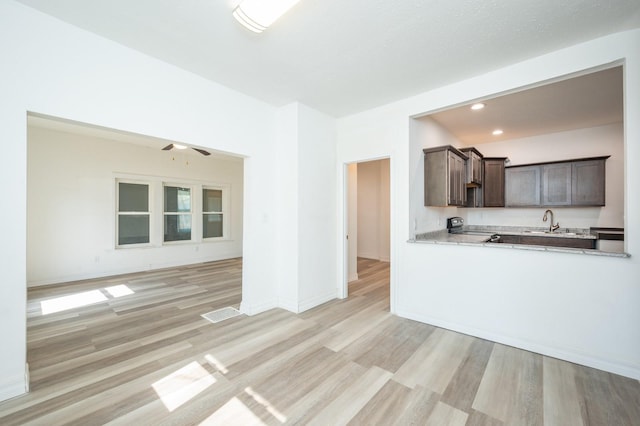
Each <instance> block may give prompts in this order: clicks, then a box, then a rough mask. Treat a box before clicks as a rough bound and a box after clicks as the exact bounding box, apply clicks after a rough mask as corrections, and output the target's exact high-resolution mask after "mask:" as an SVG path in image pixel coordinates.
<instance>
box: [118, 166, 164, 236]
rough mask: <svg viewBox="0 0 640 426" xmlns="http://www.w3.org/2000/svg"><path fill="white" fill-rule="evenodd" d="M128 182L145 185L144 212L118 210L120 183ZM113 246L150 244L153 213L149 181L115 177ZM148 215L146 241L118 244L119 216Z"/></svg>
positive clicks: (151, 188)
mask: <svg viewBox="0 0 640 426" xmlns="http://www.w3.org/2000/svg"><path fill="white" fill-rule="evenodd" d="M121 183H128V184H132V185H146V186H147V197H149V198H148V200H147V206H148V211H146V212H121V211H120V184H121ZM115 201H116V203H115V219H116V220H115V246H116V248H137V247H149V246H151V244H152V238H153V236H152V234H153V224H154V218H153V216H154V214H153V208H152V206H153V204H152V201H153V185H152V183H151V182H150V181H146V180H135V179H116V196H115ZM145 215H146V216H149V241H148V242H146V243H133V244H120V232H119V231H120V227H119V224H120V216H145Z"/></svg>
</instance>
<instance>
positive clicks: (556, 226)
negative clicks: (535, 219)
mask: <svg viewBox="0 0 640 426" xmlns="http://www.w3.org/2000/svg"><path fill="white" fill-rule="evenodd" d="M547 214H551V223H550V224H549V232H553V231H555V230H556V229H558V228H560V223H559V222H558V223H556V224H555V225H554V224H553V212H552V211H551V210H547V211H546V212H544V216H542V221H543V222H546V221H547Z"/></svg>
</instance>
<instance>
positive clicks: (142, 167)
mask: <svg viewBox="0 0 640 426" xmlns="http://www.w3.org/2000/svg"><path fill="white" fill-rule="evenodd" d="M27 163H28V176H27V188H28V192H27V201H28V206H27V231H28V232H27V282H28V285H29V286H31V285H41V284H50V283H56V282H63V281H72V280H78V279H86V278H94V277H100V276H107V275H115V274H120V273H126V272H133V271H143V270H148V269H157V268H161V267H168V266H175V265H184V264H190V263H198V262H205V261H212V260H220V259H228V258H232V257H240V256H242V178H243V176H242V174H243V171H242V159H240V158H231V157H228V159H222V158H217V157H215V156H213V155H212V156H209V157H204V156H202V155H200V154H198V153H196V152H195V151H188V152H185V151H175V150H174V151H171V152H167V151H161V150H160V149H158V148H150V147H145V146H140V145H133V144H129V143H124V142H117V141H114V140H106V139H100V138H97V137H91V136H83V135H78V134H71V133H64V132H60V131H55V130H51V129H44V128H39V127H33V126H29V130H28V156H27ZM116 178H129V179H142V180H145V181H148V182H150V183H151V184H152V188H151V190H152V193H153V192H154V191H155V194H156V196H155V197H154V200H155V201H156V202H158V200H160V201H161V196H160V195H159V194H162V192H161V191H162V183H163V182H170V183H171V182H175V183H184V184H194V185H195V184H199V185H203V184H204V185H206V184H222V185H225V187H228V191H229V200H228V201H229V214H228V215H225V217H224V220H225V222H228V224H229V227H228V232H229V235H228V238H229V239H228V240H224V241H208V242H207V241H205V242H202V241H200V242H193V243H184V242H179V243H173V244H168V245H164V246H163V245H162V242H161V241H162V240H161V238H162V224H161V223H158V224H157V225H158V226H155V227H154V229H157V231H158V232H157V233H158V234H159V235H156V237H157V239H158V240H159V241H156V242H155V245H154V246H153V247H143V248H132V247H129V248H120V249H117V248H115V233H116V231H115V224H116V221H115V219H114V214H115V211H116V207H115V185H116V184H115V179H116ZM198 200H199V199H198V196H197V194H194V203H196V202H198ZM194 205H195V204H194ZM154 207H155V208H154ZM154 207H152V209H153V210H155V211H161V210H162V206H161V205H157V206H154ZM196 225H197V220H196V218H194V229H193V232H194V239H195V238H197V237H196V236H195V234H200V233H199V232H198V231H199V229H196V228H195V226H196Z"/></svg>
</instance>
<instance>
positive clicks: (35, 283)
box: [27, 253, 242, 288]
mask: <svg viewBox="0 0 640 426" xmlns="http://www.w3.org/2000/svg"><path fill="white" fill-rule="evenodd" d="M238 257H242V253H231V254H227V255H222V256H215V257H211V256H207V257H199V258H190V259H189V260H188V261H184V260H183V261H174V262H159V263H153V264H151V265H148V264H146V265H136V266H131V267H127V268H114V269H109V270H104V271H96V272H88V273H83V274H68V275H61V276H57V277H51V278H47V279H42V280H31V281H28V282H27V287H28V288H32V287H41V286H47V285H54V284H60V283H67V282H72V281H81V280H92V279H96V278H104V277H110V276H113V275H123V274H132V273H135V272H146V271H153V270H156V269H164V268H173V267H175V266H187V265H196V264H198V263H205V262H217V261H219V260H228V259H235V258H238Z"/></svg>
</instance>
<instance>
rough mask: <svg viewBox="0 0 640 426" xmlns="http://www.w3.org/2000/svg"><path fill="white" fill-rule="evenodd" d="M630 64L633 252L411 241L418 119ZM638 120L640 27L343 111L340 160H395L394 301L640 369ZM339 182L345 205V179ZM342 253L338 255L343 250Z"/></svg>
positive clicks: (555, 352) (418, 312) (630, 371)
mask: <svg viewBox="0 0 640 426" xmlns="http://www.w3.org/2000/svg"><path fill="white" fill-rule="evenodd" d="M621 61H624V64H625V72H624V88H625V89H624V90H625V121H624V122H625V159H624V164H625V171H626V174H625V180H624V200H625V207H624V217H625V222H624V227H625V230H626V241H625V243H626V251H627V252H628V253H630V254H631V257H630V258H610V257H596V256H587V255H578V254H568V253H553V252H531V251H523V250H510V249H499V248H484V247H473V246H450V245H433V244H418V243H411V242H408V241H407V240H408V239H409V238H410V236H411V233H410V231H411V229H412V227H411V225H410V219H409V218H410V192H409V188H410V187H411V185H410V184H411V182H410V177H411V173H412V172H411V167H413V166H414V163H412V162H411V161H410V159H411V158H413V157H412V156H413V155H415V153H413V152H412V151H411V149H410V148H411V146H410V143H409V141H410V134H413V133H414V132H415V129H413V128H412V127H413V126H412V124H411V119H410V117H413V116H418V115H424V114H425V113H428V112H431V111H436V110H439V109H443V108H446V107H448V106H451V105H459V104H462V103H466V102H469V101H472V100H476V99H484V98H489V97H493V96H495V94H499V93H504V92H508V91H511V90H515V89H517V88H521V87H527V86H530V85H533V84H536V83H538V82H540V81H547V80H553V79H556V78H560V77H562V76H565V75H569V74H572V73H580V72H583V71H584V70H588V69H591V68H594V67H601V66H604V65H606V64H611V63H619V62H621ZM638 117H640V30H635V31H629V32H624V33H618V34H613V35H610V36H606V37H603V38H600V39H596V40H592V41H590V42H587V43H583V44H580V45H576V46H572V47H569V48H567V49H563V50H560V51H557V52H553V53H550V54H547V55H543V56H540V57H537V58H533V59H530V60H527V61H524V62H520V63H517V64H514V65H511V66H509V67H505V68H502V69H498V70H496V71H494V72H490V73H487V74H483V75H480V76H477V77H474V78H471V79H468V80H464V81H461V82H458V83H455V84H451V85H448V86H445V87H441V88H439V89H436V90H432V91H430V92H426V93H423V94H420V95H417V96H414V97H412V98H409V99H405V100H402V101H398V102H395V103H392V104H389V105H385V106H383V107H380V108H376V109H373V110H370V111H366V112H363V113H360V114H356V115H353V116H350V117H347V118H344V119H341V120H339V122H338V163H339V164H343V163H348V162H353V161H362V160H363V159H368V158H375V156H385V155H390V156H391V159H392V161H391V182H392V198H391V206H392V211H391V216H392V234H391V235H392V242H391V247H392V248H391V257H392V259H391V263H392V265H393V266H394V268H393V269H392V283H391V292H392V302H391V303H392V309H393V307H394V305H395V311H396V312H397V313H398V314H399V315H401V316H403V317H407V318H412V319H415V320H419V321H423V322H427V323H430V324H435V325H438V326H443V327H446V328H449V329H453V330H458V331H461V332H464V333H468V334H472V335H475V336H479V337H483V338H488V339H491V340H494V341H498V342H502V343H505V344H509V345H513V346H517V347H521V348H525V349H529V350H533V351H536V352H539V353H543V354H547V355H550V356H555V357H558V358H562V359H566V360H569V361H573V362H577V363H581V364H585V365H589V366H593V367H596V368H601V369H604V370H607V371H612V372H616V373H619V374H623V375H626V376H629V377H635V378H640V357H639V356H638V354H640V339H638V336H639V335H640V309H638V306H640V280H639V279H638V277H640V260H639V259H640V193H639V192H638V191H635V186H636V182H640V168H638V167H635V164H636V163H637V161H638V159H639V158H640V142H639V141H640V120H638ZM410 129H411V131H410ZM338 191H339V194H338V200H339V202H340V200H342V199H343V194H342V191H343V189H342V187H341V186H338ZM343 232H344V230H343V229H340V230H339V231H338V234H339V235H340V234H341V233H343ZM343 256H344V254H343V253H341V252H340V253H338V256H337V259H339V260H340V261H341V260H342V259H343ZM461 260H462V261H463V263H461ZM461 265H464V267H461ZM612 277H615V279H612Z"/></svg>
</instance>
